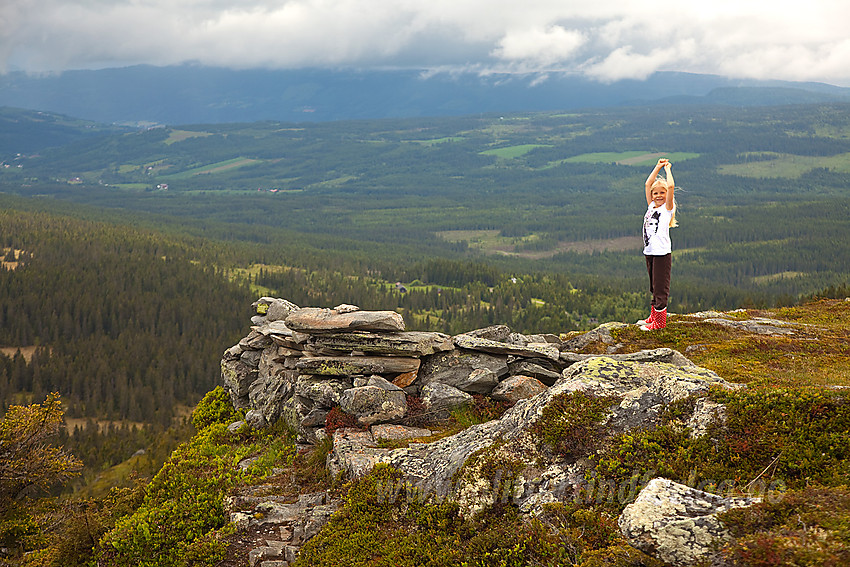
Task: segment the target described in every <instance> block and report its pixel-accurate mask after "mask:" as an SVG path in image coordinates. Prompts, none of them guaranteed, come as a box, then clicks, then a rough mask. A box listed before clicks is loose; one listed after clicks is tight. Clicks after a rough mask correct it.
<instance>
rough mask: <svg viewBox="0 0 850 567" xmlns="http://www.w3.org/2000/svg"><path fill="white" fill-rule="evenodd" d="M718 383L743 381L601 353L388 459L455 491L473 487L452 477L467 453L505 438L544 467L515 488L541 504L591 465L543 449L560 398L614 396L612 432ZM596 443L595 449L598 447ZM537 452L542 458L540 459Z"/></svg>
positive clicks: (524, 501) (533, 505) (644, 422)
mask: <svg viewBox="0 0 850 567" xmlns="http://www.w3.org/2000/svg"><path fill="white" fill-rule="evenodd" d="M713 384H716V385H719V386H722V387H727V388H732V387H734V386H735V385H733V384H729V383H727V382H725V381H724V380H722V379H721V378H719V377H718V376H717V375H716V374H715V373H714V372H711V371H709V370H706V369H704V368H700V367H695V366H693V365H692V364H690V363H689V364H688V365H686V366H677V365H674V364H667V363H652V362H649V363H647V362H631V361H618V360H614V359H612V358H609V357H594V358H590V359H587V360H585V361H582V362H579V363H577V364H575V365H573V366H572V367H570V368H569V369H567V370H565V371H564V377H563V378H561V379H560V380H559V381H558V382H556V383H555V385H554V386H552V387H551V388H548V389H546V390H545V391H543V392H541V393H540V394H538V395H536V396H534V397H531V398H527V399H523V400H520V401H518V402H517V403H516V405H514V406H513V407H512V408H511V409H509V410H508V411H507V412H506V413H505V414H504V415H503V416H502V417H501V418H500V419H497V420H493V421H489V422H486V423H482V424H479V425H474V426H472V427H469V428H467V429H466V430H464V431H461V432H460V433H458V434H456V435H454V436H451V437H446V438H443V439H440V440H438V441H434V442H433V443H426V444H416V445H411V446H410V447H407V448H405V449H397V450H395V451H393V452H392V453H390V454H389V455H388V461H387V462H388V463H389V464H390V465H392V466H394V467H396V468H398V469H399V470H401V471H402V472H403V473H404V474H405V477H406V478H407V479H408V481H409V482H411V483H412V484H413V485H414V486H416V487H417V488H418V489H420V490H422V491H423V492H424V493H427V494H436V495H438V496H451V495H456V494H457V493H459V491H463V490H469V487H467V486H466V485H465V484H464V483H465V482H467V480H464V482H463V483H460V484H455V485H453V484H452V479H453V478H455V475H456V473H457V472H458V470H459V469H460V468H461V467H462V466H463V464H464V462H466V460H467V458H469V456H470V455H472V454H473V453H475V452H476V451H481V450H485V449H488V448H489V447H491V446H493V445H494V444H496V443H497V442H498V444H499V447H500V451H502V453H504V454H510V452H511V451H513V452H514V454H515V455H516V456H517V460H522V461H526V462H531V461H534V462H535V463H536V465H535V466H536V467H538V468H539V470H528V471H519V472H517V473H516V474H517V476H516V478H517V479H520V478H522V479H525V480H524V481H523V482H522V484H521V488H522V490H521V491H519V490H517V491H516V492H513V493H512V494H511V498H512V501H513V502H514V503H515V504H517V505H518V506H520V508H521V509H528V510H532V509H539V506H540V504H542V503H545V502H547V501H552V500H557V499H558V498H560V497H562V496H563V495H565V494H567V495H568V494H572V493H573V492H574V491H575V490H576V487H577V486H579V484H580V483H584V482H585V479H584V472H586V471H585V470H584V469H582V466H581V465H580V464H579V461H580V460H581V458H580V457H575V458H573V459H574V460H573V461H571V460H562V459H560V458H557V456H554V455H551V454H548V453H546V452H545V451H544V452H541V449H540V447H539V444H538V443H537V442H536V441H535V437H534V434H533V433H532V428H533V426H534V424H535V423H536V422H537V421H538V420H539V419H540V417H541V416H542V415H543V411H544V409H545V408H546V407H547V406H548V405H549V404H550V403H551V402H552V400H553V399H554V398H555V397H557V396H561V395H565V394H571V393H575V392H585V393H587V394H588V395H592V396H598V397H606V398H607V397H613V398H612V399H614V400H615V401H614V403H613V406H612V407H611V409H610V410H609V412H610V413H609V415H608V416H607V417H606V418H605V419H604V422H605V425H606V434H607V435H612V434H616V433H618V432H623V431H627V430H629V429H631V428H634V427H640V426H648V425H651V424H652V423H653V420H654V419H655V418H656V417H657V415H658V414H659V412H660V410H661V409H662V408H663V407H664V406H665V405H667V404H669V403H670V402H671V401H674V400H678V399H681V398H683V397H685V396H687V395H690V394H693V393H699V392H706V391H707V390H708V388H709V387H710V386H711V385H713ZM616 399H620V402H619V403H617V402H616ZM600 442H601V440H600ZM589 450H590V451H592V450H594V449H593V448H592V447H591V448H590V449H589ZM529 455H536V457H535V458H533V459H532V458H529ZM550 469H552V470H550ZM565 471H566V472H565ZM537 478H549V479H556V480H552V481H551V482H549V483H543V482H532V481H533V480H534V479H537ZM484 480H485V481H486V479H484ZM468 482H469V483H471V484H473V485H476V482H478V481H474V480H473V479H469V480H468ZM577 483H578V484H577ZM479 484H480V483H479ZM476 486H477V485H476ZM482 486H483V485H482ZM479 488H480V487H479ZM476 490H478V489H476ZM520 492H521V493H520Z"/></svg>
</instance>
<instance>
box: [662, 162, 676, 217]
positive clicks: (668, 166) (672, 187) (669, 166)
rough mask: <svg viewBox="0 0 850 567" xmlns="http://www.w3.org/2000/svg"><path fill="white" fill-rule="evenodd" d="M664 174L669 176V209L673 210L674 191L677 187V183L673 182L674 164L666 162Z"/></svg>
mask: <svg viewBox="0 0 850 567" xmlns="http://www.w3.org/2000/svg"><path fill="white" fill-rule="evenodd" d="M664 175H665V177H666V178H667V210H668V211H672V210H673V191H674V190H675V189H676V184H675V183H674V182H673V164H672V163H670V162H669V161H668V162H665V164H664Z"/></svg>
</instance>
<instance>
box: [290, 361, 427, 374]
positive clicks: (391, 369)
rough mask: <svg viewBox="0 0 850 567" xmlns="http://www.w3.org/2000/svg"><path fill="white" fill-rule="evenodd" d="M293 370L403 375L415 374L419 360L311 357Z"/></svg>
mask: <svg viewBox="0 0 850 567" xmlns="http://www.w3.org/2000/svg"><path fill="white" fill-rule="evenodd" d="M295 368H297V369H298V370H300V371H301V372H302V373H304V374H319V375H322V376H354V375H358V374H366V375H369V374H404V373H407V372H416V371H417V370H418V369H419V359H418V358H408V357H401V356H311V357H303V358H300V359H298V362H297V363H296V364H295Z"/></svg>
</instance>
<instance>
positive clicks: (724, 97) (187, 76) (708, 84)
mask: <svg viewBox="0 0 850 567" xmlns="http://www.w3.org/2000/svg"><path fill="white" fill-rule="evenodd" d="M834 101H842V102H847V101H850V88H843V87H836V86H832V85H828V84H824V83H795V82H787V81H755V80H738V79H729V78H725V77H720V76H716V75H698V74H690V73H671V72H664V73H656V74H655V75H653V76H652V77H651V78H650V79H649V80H646V81H638V80H623V81H618V82H615V83H610V84H604V83H599V82H595V81H591V80H589V79H586V78H582V77H576V76H562V75H550V76H548V77H545V78H544V77H542V76H540V75H534V76H532V75H524V76H517V75H488V76H478V75H475V74H472V73H466V74H458V75H454V74H448V73H442V74H435V75H430V76H426V75H425V74H423V72H420V71H416V70H398V71H357V70H322V69H304V70H279V71H274V70H230V69H223V68H213V67H202V66H199V65H188V64H187V65H179V66H169V67H154V66H148V65H139V66H133V67H123V68H113V69H102V70H92V71H85V70H81V71H67V72H64V73H62V74H58V75H49V76H29V75H27V74H25V73H23V72H12V73H8V74H5V75H0V106H12V107H18V108H24V109H31V110H42V111H49V112H56V113H60V114H65V115H69V116H74V117H79V118H83V119H86V120H93V121H97V122H103V123H120V124H133V125H145V124H171V125H174V124H197V123H223V122H255V121H260V120H276V121H285V122H304V121H309V122H321V121H333V120H356V119H376V118H401V117H418V116H458V115H467V114H479V113H503V112H504V113H508V112H521V111H538V110H540V111H542V110H547V111H551V110H575V109H579V108H592V107H612V106H623V105H634V104H726V105H736V106H751V105H774V104H797V103H813V102H820V103H822V102H834Z"/></svg>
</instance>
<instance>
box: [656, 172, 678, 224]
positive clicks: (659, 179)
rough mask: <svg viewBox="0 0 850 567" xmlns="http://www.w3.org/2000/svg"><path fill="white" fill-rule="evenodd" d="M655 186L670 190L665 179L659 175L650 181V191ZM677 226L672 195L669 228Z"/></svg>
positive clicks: (674, 201)
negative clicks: (671, 212)
mask: <svg viewBox="0 0 850 567" xmlns="http://www.w3.org/2000/svg"><path fill="white" fill-rule="evenodd" d="M656 187H663V188H664V189H666V190H668V191H669V190H670V186H669V185H668V184H667V180H666V179H664V178H663V177H660V176H659V177H657V178H656V179H655V181H654V182H653V183H652V187H651V189H650V192H651V191H652V189H655V188H656ZM674 188H675V187H674ZM677 226H679V222H678V221H677V220H676V197H675V196H674V197H673V216H671V217H670V228H676V227H677Z"/></svg>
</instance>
